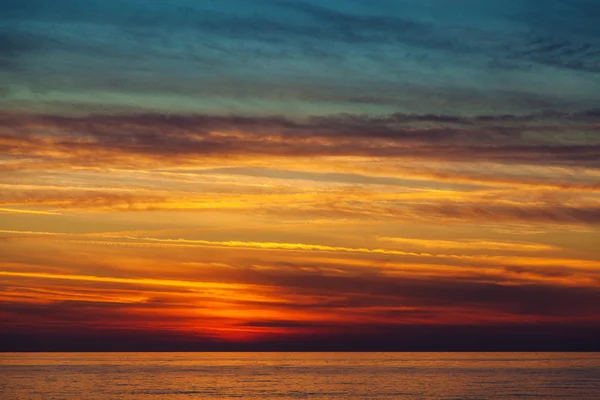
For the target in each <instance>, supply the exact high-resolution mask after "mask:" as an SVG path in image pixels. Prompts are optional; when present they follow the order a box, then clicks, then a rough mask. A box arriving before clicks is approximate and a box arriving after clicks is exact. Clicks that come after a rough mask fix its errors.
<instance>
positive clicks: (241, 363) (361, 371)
mask: <svg viewBox="0 0 600 400" xmlns="http://www.w3.org/2000/svg"><path fill="white" fill-rule="evenodd" d="M0 399H2V400H29V399H31V400H34V399H43V400H59V399H60V400H74V399H85V400H90V399H99V400H108V399H111V400H113V399H114V400H158V399H223V400H226V399H319V400H320V399H349V400H353V399H448V400H450V399H452V400H458V399H556V400H563V399H578V400H599V399H600V353H0Z"/></svg>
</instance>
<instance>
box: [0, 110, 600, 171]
mask: <svg viewBox="0 0 600 400" xmlns="http://www.w3.org/2000/svg"><path fill="white" fill-rule="evenodd" d="M596 114H597V112H596V110H590V111H585V112H580V113H575V114H564V113H553V114H550V115H533V116H506V115H503V116H498V117H492V116H476V117H473V118H463V117H451V116H436V115H424V116H418V115H402V114H394V115H392V116H390V117H368V116H352V115H343V116H331V117H318V118H312V119H308V120H305V121H294V120H290V119H286V118H283V117H263V118H260V117H238V116H231V117H220V116H202V115H199V116H177V115H170V116H169V115H131V116H106V115H104V116H102V115H99V116H89V117H80V118H75V117H73V118H68V117H57V116H19V115H6V114H5V115H4V116H3V117H2V122H3V125H4V127H5V131H4V133H2V137H3V138H4V139H5V143H6V144H4V145H3V148H4V151H6V152H9V153H16V154H19V153H20V152H24V154H27V153H28V152H31V153H32V154H35V152H36V151H37V152H42V153H43V152H44V151H46V150H60V151H63V152H66V153H72V154H77V152H80V151H85V152H92V151H93V152H95V154H96V156H97V157H99V160H101V158H102V157H103V156H105V157H110V155H117V154H123V155H127V154H131V155H134V154H145V155H148V156H174V157H195V156H200V157H202V156H213V155H223V156H227V155H238V156H243V155H250V154H253V155H263V156H264V155H267V156H268V155H271V156H276V155H280V156H283V155H286V156H320V155H327V156H330V155H333V156H336V155H338V156H345V155H361V156H375V157H388V158H422V159H425V160H427V159H430V160H440V161H459V162H466V161H468V162H473V161H492V162H500V163H509V164H534V165H535V164H540V165H564V166H581V167H598V166H599V165H600V164H599V163H600V161H599V160H600V136H599V131H598V127H597V119H598V117H597V115H596ZM523 120H525V121H527V124H523V125H518V124H515V121H517V122H518V121H523ZM423 123H427V124H430V126H423V125H422V124H423ZM35 124H43V125H46V126H47V128H52V131H53V132H57V130H59V131H60V130H62V133H58V134H53V135H52V136H49V137H47V138H44V137H43V136H38V133H37V132H39V131H38V130H32V128H33V127H34V126H35ZM536 124H537V126H536ZM561 130H566V131H569V132H573V134H574V135H575V136H574V138H575V140H578V141H579V143H572V142H571V143H570V142H569V140H567V141H565V139H564V138H562V137H561V136H560V135H556V134H555V133H554V132H560V131H561ZM33 132H36V134H35V135H34V134H33ZM218 132H229V136H227V135H226V136H223V135H221V134H220V133H218ZM232 132H236V133H235V134H234V135H233V136H231V134H232ZM215 133H216V134H215ZM82 138H87V140H81V139H82ZM273 139H276V140H273ZM323 139H325V140H323ZM570 140H571V141H572V140H573V139H570ZM45 147H46V148H45ZM86 157H89V156H86Z"/></svg>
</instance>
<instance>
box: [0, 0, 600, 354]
mask: <svg viewBox="0 0 600 400" xmlns="http://www.w3.org/2000/svg"><path fill="white" fill-rule="evenodd" d="M599 20H600V2H598V1H597V0H530V1H523V0H504V1H481V0H419V1H417V0H369V1H367V0H344V1H342V0H335V1H334V0H330V1H317V0H297V1H292V0H289V1H284V0H253V1H250V0H245V1H243V0H210V1H209V0H205V1H192V0H176V1H175V0H174V1H158V0H152V1H150V0H148V1H142V0H110V1H109V0H60V1H54V2H53V1H48V0H3V1H1V2H0V350H32V349H33V350H40V349H41V350H48V349H49V350H57V349H58V350H65V349H66V350H71V349H77V350H81V349H83V350H89V349H93V350H95V349H101V350H115V349H116V350H124V349H125V350H127V349H144V350H153V349H159V350H160V349H201V350H215V349H216V350H222V349H225V350H227V349H300V350H303V349H308V350H310V349H318V350H327V349H345V350H348V349H350V350H352V349H357V350H361V349H379V350H386V349H392V350H393V349H403V350H411V349H436V350H437V349H505V348H506V349H529V348H531V349H537V348H538V347H539V348H543V349H592V348H596V349H600V344H598V342H597V340H596V339H597V335H600V24H598V21H599ZM536 346H537V347H536Z"/></svg>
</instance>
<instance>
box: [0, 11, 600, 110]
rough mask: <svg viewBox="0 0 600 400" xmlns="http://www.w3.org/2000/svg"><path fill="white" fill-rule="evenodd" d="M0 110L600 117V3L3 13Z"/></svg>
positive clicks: (0, 47)
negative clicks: (592, 112) (588, 113)
mask: <svg viewBox="0 0 600 400" xmlns="http://www.w3.org/2000/svg"><path fill="white" fill-rule="evenodd" d="M0 11H1V12H0V14H1V15H2V18H1V20H0V50H1V51H0V73H1V75H0V76H1V77H2V79H1V80H0V83H1V92H0V95H1V97H0V106H1V107H2V108H5V109H12V110H14V109H17V110H27V111H32V110H34V111H37V112H59V113H80V112H84V113H85V112H89V111H93V112H98V111H102V112H111V113H112V112H119V113H123V112H125V113H127V112H140V111H144V112H148V111H149V112H168V113H179V114H181V113H183V114H186V113H205V114H219V115H222V114H227V115H230V114H236V115H275V114H277V115H285V116H289V117H301V116H307V115H327V114H337V113H360V114H388V113H392V112H402V113H416V114H444V115H461V116H470V115H481V114H487V115H489V114H494V115H500V114H516V115H524V114H531V113H537V112H542V111H549V110H559V111H562V112H576V111H582V110H586V109H593V108H597V107H599V106H600V74H599V72H600V24H598V23H597V21H598V19H599V18H600V3H598V2H597V1H594V0H569V1H565V0H560V1H559V0H531V1H522V0H507V1H501V2H500V1H476V0H454V1H439V0H422V1H415V0H395V1H391V0H378V1H375V2H373V1H365V0H346V1H327V2H322V1H314V0H302V1H282V0H253V1H249V0H246V1H242V0H219V1H188V0H176V1H168V2H166V1H141V0H112V1H99V0H88V1H75V0H61V1H59V2H48V1H45V0H44V1H42V0H7V1H3V2H2V4H1V5H0Z"/></svg>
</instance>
